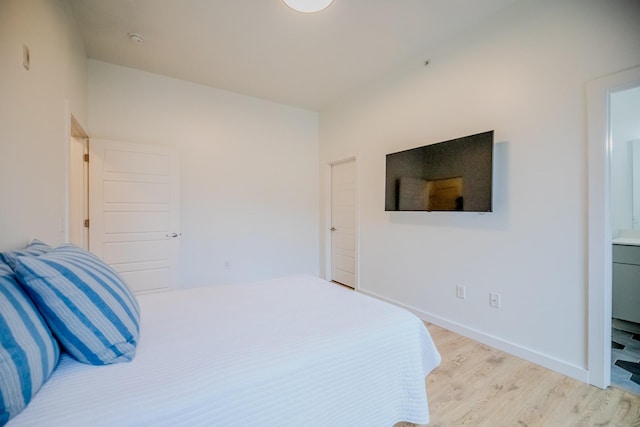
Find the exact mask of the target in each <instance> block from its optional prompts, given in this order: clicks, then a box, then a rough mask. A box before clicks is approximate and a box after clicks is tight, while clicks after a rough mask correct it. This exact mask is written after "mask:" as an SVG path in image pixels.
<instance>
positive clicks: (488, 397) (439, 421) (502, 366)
mask: <svg viewBox="0 0 640 427" xmlns="http://www.w3.org/2000/svg"><path fill="white" fill-rule="evenodd" d="M427 327H428V329H429V331H430V332H431V335H432V337H433V340H434V341H435V343H436V347H437V348H438V350H439V351H440V354H441V355H442V364H441V365H440V366H439V367H438V368H436V369H435V370H434V371H433V372H432V373H431V374H430V375H429V376H428V377H427V394H428V396H429V410H430V413H431V424H429V425H430V426H433V427H450V426H474V427H475V426H490V427H500V426H508V427H510V426H517V427H537V426H544V427H547V426H551V427H555V426H559V427H564V426H616V427H617V426H619V427H622V426H640V396H636V395H633V394H631V393H627V392H625V391H623V390H620V389H616V388H611V387H610V388H609V389H607V390H601V389H599V388H597V387H593V386H589V385H587V384H584V383H581V382H579V381H577V380H574V379H572V378H569V377H566V376H564V375H562V374H559V373H557V372H554V371H551V370H549V369H546V368H542V367H540V366H538V365H535V364H533V363H530V362H527V361H525V360H523V359H520V358H518V357H516V356H512V355H509V354H507V353H504V352H502V351H499V350H496V349H494V348H491V347H488V346H486V345H483V344H480V343H478V342H476V341H473V340H471V339H469V338H465V337H462V336H460V335H457V334H455V333H453V332H450V331H447V330H446V329H443V328H440V327H438V326H435V325H431V324H429V325H427ZM403 424H405V423H399V424H397V426H398V425H403Z"/></svg>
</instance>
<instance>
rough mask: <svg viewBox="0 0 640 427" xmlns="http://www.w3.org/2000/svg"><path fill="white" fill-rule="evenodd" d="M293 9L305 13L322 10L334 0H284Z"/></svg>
mask: <svg viewBox="0 0 640 427" xmlns="http://www.w3.org/2000/svg"><path fill="white" fill-rule="evenodd" d="M282 1H283V2H285V4H286V5H287V6H289V7H290V8H291V9H293V10H297V11H298V12H303V13H313V12H320V11H321V10H323V9H326V8H327V7H329V5H330V4H331V3H333V0H282Z"/></svg>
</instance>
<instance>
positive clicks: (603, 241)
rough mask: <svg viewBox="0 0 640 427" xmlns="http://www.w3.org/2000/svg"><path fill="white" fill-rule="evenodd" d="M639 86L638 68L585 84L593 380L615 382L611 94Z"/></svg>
mask: <svg viewBox="0 0 640 427" xmlns="http://www.w3.org/2000/svg"><path fill="white" fill-rule="evenodd" d="M638 85H640V67H635V68H631V69H628V70H624V71H620V72H617V73H614V74H611V75H608V76H604V77H601V78H598V79H596V80H592V81H590V82H588V83H587V123H588V129H587V134H588V141H587V142H588V147H587V155H588V156H587V157H588V216H589V219H588V247H587V251H588V327H587V333H588V337H587V341H588V344H587V347H588V348H587V369H588V378H589V380H588V381H589V384H592V385H594V386H596V387H600V388H607V387H608V386H609V385H610V384H611V304H612V262H613V259H612V247H611V245H612V238H613V236H612V230H611V212H610V207H611V194H610V193H611V163H610V162H611V148H612V141H611V123H610V112H611V111H610V107H611V94H613V93H615V92H619V91H622V90H625V89H630V88H633V87H636V86H638Z"/></svg>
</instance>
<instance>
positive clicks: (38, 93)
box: [0, 0, 87, 251]
mask: <svg viewBox="0 0 640 427" xmlns="http://www.w3.org/2000/svg"><path fill="white" fill-rule="evenodd" d="M23 44H26V45H27V46H28V47H29V49H30V51H31V69H30V70H29V71H27V70H25V69H24V68H23V67H22V46H23ZM86 88H87V58H86V55H85V51H84V45H83V44H82V41H81V38H80V34H79V32H78V30H77V27H76V25H75V22H74V20H73V14H72V13H71V10H70V8H69V5H68V4H67V3H66V2H63V1H59V0H29V1H24V0H3V1H0V183H1V184H0V200H1V202H0V236H1V237H0V251H1V250H7V249H15V248H18V247H23V246H24V245H25V244H26V243H28V241H29V240H30V239H32V238H36V237H37V238H40V239H42V240H45V241H47V242H49V243H51V244H58V243H61V242H62V241H63V240H64V237H65V233H64V227H63V223H64V220H65V209H66V203H65V192H66V187H67V183H66V157H65V154H66V147H68V144H69V140H68V132H69V113H71V114H73V115H74V116H75V117H76V118H77V119H78V121H79V122H80V123H81V124H82V125H83V126H84V124H85V122H86V117H87V99H86V98H87V91H86ZM85 127H86V126H85Z"/></svg>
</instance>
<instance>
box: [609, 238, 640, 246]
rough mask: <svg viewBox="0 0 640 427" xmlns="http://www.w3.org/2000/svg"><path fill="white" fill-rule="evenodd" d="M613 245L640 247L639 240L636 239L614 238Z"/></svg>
mask: <svg viewBox="0 0 640 427" xmlns="http://www.w3.org/2000/svg"><path fill="white" fill-rule="evenodd" d="M612 243H613V244H614V245H627V246H640V238H638V237H616V238H615V239H613V241H612Z"/></svg>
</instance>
